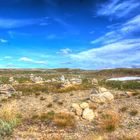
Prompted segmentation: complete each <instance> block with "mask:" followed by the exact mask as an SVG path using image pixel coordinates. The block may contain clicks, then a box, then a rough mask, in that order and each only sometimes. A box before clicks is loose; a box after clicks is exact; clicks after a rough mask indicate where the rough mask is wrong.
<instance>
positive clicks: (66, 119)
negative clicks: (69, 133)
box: [53, 112, 76, 128]
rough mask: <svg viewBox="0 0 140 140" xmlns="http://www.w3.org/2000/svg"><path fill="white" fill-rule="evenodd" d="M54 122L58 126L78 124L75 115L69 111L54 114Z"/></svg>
mask: <svg viewBox="0 0 140 140" xmlns="http://www.w3.org/2000/svg"><path fill="white" fill-rule="evenodd" d="M53 121H54V124H55V125H56V126H58V127H70V128H74V127H75V126H76V121H75V117H74V116H73V115H71V114H69V113H65V112H61V113H57V114H55V116H54V120H53Z"/></svg>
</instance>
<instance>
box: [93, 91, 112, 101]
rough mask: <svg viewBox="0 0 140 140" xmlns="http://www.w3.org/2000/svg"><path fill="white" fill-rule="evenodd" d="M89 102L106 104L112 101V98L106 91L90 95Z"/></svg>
mask: <svg viewBox="0 0 140 140" xmlns="http://www.w3.org/2000/svg"><path fill="white" fill-rule="evenodd" d="M90 100H91V101H92V102H95V103H106V102H110V101H112V100H114V96H113V95H112V94H111V93H110V92H109V91H106V92H104V93H99V94H91V96H90Z"/></svg>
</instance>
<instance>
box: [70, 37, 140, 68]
mask: <svg viewBox="0 0 140 140" xmlns="http://www.w3.org/2000/svg"><path fill="white" fill-rule="evenodd" d="M139 54H140V39H127V40H122V41H120V42H115V43H112V44H108V45H104V46H101V47H100V48H94V49H90V50H87V51H83V52H80V53H78V54H72V55H71V58H72V59H73V61H74V62H75V63H77V65H81V67H82V68H99V69H100V68H108V67H110V68H114V67H129V66H131V65H132V64H133V65H135V63H138V62H139V60H140V55H139Z"/></svg>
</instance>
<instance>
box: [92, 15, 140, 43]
mask: <svg viewBox="0 0 140 140" xmlns="http://www.w3.org/2000/svg"><path fill="white" fill-rule="evenodd" d="M135 31H136V32H140V15H137V16H135V17H133V18H131V19H129V20H128V21H126V22H125V23H123V24H121V25H119V26H118V27H117V28H115V29H112V30H111V31H109V32H107V33H105V35H103V36H101V37H99V38H97V39H95V40H92V41H91V44H96V43H102V44H109V43H113V42H116V41H120V40H122V39H126V38H127V37H129V35H131V36H133V34H134V32H135Z"/></svg>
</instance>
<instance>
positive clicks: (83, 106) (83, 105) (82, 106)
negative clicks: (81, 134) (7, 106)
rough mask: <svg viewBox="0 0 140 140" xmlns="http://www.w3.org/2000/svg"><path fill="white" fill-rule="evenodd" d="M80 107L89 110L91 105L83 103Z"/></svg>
mask: <svg viewBox="0 0 140 140" xmlns="http://www.w3.org/2000/svg"><path fill="white" fill-rule="evenodd" d="M80 107H81V108H82V109H85V108H89V104H88V103H86V102H83V103H81V104H80Z"/></svg>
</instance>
